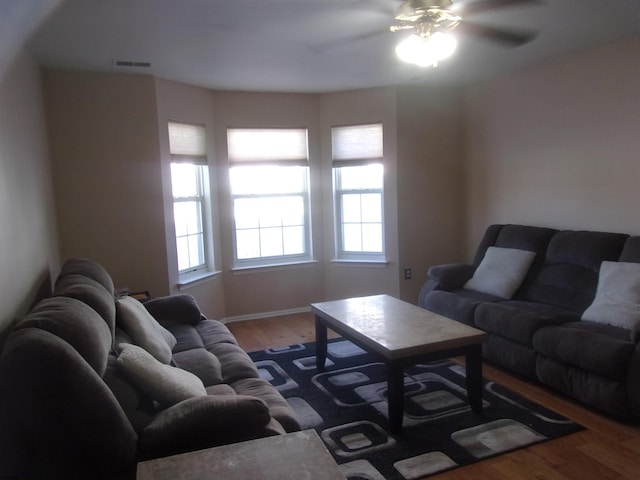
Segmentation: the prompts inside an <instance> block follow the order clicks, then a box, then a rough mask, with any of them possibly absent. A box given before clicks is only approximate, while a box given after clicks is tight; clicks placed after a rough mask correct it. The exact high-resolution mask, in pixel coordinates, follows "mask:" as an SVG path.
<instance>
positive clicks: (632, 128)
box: [466, 37, 640, 257]
mask: <svg viewBox="0 0 640 480" xmlns="http://www.w3.org/2000/svg"><path fill="white" fill-rule="evenodd" d="M466 103H467V111H466V124H467V126H468V137H467V144H466V171H467V177H466V183H467V214H466V219H467V228H468V232H467V254H468V256H469V257H470V256H471V254H472V251H473V249H475V246H476V245H477V243H478V241H479V239H480V236H481V235H482V232H483V231H484V229H485V228H486V227H487V225H489V224H491V223H503V222H505V223H524V224H532V225H543V226H550V227H555V228H567V229H588V230H602V231H614V232H626V233H632V234H636V235H637V234H640V216H639V215H638V211H637V209H638V204H639V202H640V194H639V193H638V192H640V189H639V188H638V185H640V38H638V37H636V38H635V39H630V40H627V41H624V42H620V43H617V44H614V45H610V46H607V47H604V48H599V49H595V50H591V51H588V52H584V53H581V54H578V55H574V56H571V57H567V58H563V59H560V60H558V61H557V62H555V63H550V64H547V65H543V66H539V67H536V68H533V69H529V70H527V71H524V72H522V73H519V74H515V75H510V76H508V77H504V78H502V79H499V80H496V81H494V82H491V83H489V84H486V85H482V86H479V87H477V88H474V89H472V90H471V91H470V92H469V93H468V96H467V98H466Z"/></svg>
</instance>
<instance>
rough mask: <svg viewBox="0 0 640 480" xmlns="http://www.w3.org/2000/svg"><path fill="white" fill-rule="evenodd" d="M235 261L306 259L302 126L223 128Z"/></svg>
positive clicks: (306, 187)
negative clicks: (231, 206)
mask: <svg viewBox="0 0 640 480" xmlns="http://www.w3.org/2000/svg"><path fill="white" fill-rule="evenodd" d="M227 146H228V152H229V164H230V169H229V176H230V185H231V197H232V202H233V220H234V242H233V243H234V255H235V262H234V263H235V266H236V267H255V266H264V265H274V264H285V263H295V262H302V261H309V260H311V242H310V231H311V225H310V220H309V166H308V163H309V162H308V149H307V130H306V129H302V128H299V129H286V128H283V129H251V128H242V129H241V128H230V129H228V130H227Z"/></svg>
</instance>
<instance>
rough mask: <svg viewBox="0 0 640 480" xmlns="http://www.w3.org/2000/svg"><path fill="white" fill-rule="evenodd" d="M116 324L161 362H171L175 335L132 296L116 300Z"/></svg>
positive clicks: (134, 341)
mask: <svg viewBox="0 0 640 480" xmlns="http://www.w3.org/2000/svg"><path fill="white" fill-rule="evenodd" d="M116 324H117V326H119V327H120V328H122V329H123V330H124V331H125V332H126V333H127V334H128V335H129V336H130V337H131V340H133V343H135V344H136V345H140V346H141V347H142V348H144V349H145V350H146V351H147V352H149V353H150V354H151V355H153V356H154V357H155V358H156V359H157V360H158V361H160V362H162V363H171V358H172V350H173V347H175V346H176V343H177V341H176V337H174V336H173V334H172V333H171V332H170V331H169V330H167V329H166V328H164V327H163V326H162V325H160V324H159V323H158V321H157V320H156V319H155V318H153V316H152V315H151V314H150V313H149V312H148V311H147V309H146V308H145V306H144V305H143V304H142V303H140V301H138V300H136V299H135V298H133V297H121V298H118V299H117V300H116Z"/></svg>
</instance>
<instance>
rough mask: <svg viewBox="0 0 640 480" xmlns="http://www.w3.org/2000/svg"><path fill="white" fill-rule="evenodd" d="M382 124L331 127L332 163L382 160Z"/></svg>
mask: <svg viewBox="0 0 640 480" xmlns="http://www.w3.org/2000/svg"><path fill="white" fill-rule="evenodd" d="M382 145H383V142H382V124H381V123H374V124H369V125H350V126H345V127H333V128H332V129H331V147H332V152H333V165H334V166H335V167H338V166H341V165H356V164H364V163H369V162H371V161H377V162H381V161H382V152H383V150H382Z"/></svg>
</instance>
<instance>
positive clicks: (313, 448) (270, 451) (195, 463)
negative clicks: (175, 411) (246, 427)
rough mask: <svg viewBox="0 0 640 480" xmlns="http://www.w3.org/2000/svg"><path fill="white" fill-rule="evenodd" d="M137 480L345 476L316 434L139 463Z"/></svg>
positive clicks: (331, 479) (277, 479) (279, 479)
mask: <svg viewBox="0 0 640 480" xmlns="http://www.w3.org/2000/svg"><path fill="white" fill-rule="evenodd" d="M136 478H137V480H165V479H166V480H179V479H187V478H189V479H192V478H197V479H198V480H207V479H211V480H246V479H249V478H259V479H262V480H283V479H289V478H291V479H294V478H296V479H297V478H300V479H302V478H313V479H314V480H339V479H344V478H345V476H344V475H343V474H342V473H341V472H340V469H339V468H338V465H337V464H336V462H335V460H334V459H333V457H332V456H331V454H330V453H329V452H328V451H327V449H326V447H325V446H324V444H323V443H322V440H320V438H319V437H318V434H317V433H316V432H315V431H314V430H304V431H302V432H295V433H288V434H286V435H276V436H274V437H266V438H260V439H257V440H250V441H247V442H241V443H234V444H230V445H223V446H220V447H213V448H208V449H205V450H198V451H196V452H188V453H182V454H179V455H173V456H170V457H164V458H157V459H155V460H148V461H146V462H141V463H138V471H137V476H136Z"/></svg>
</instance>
